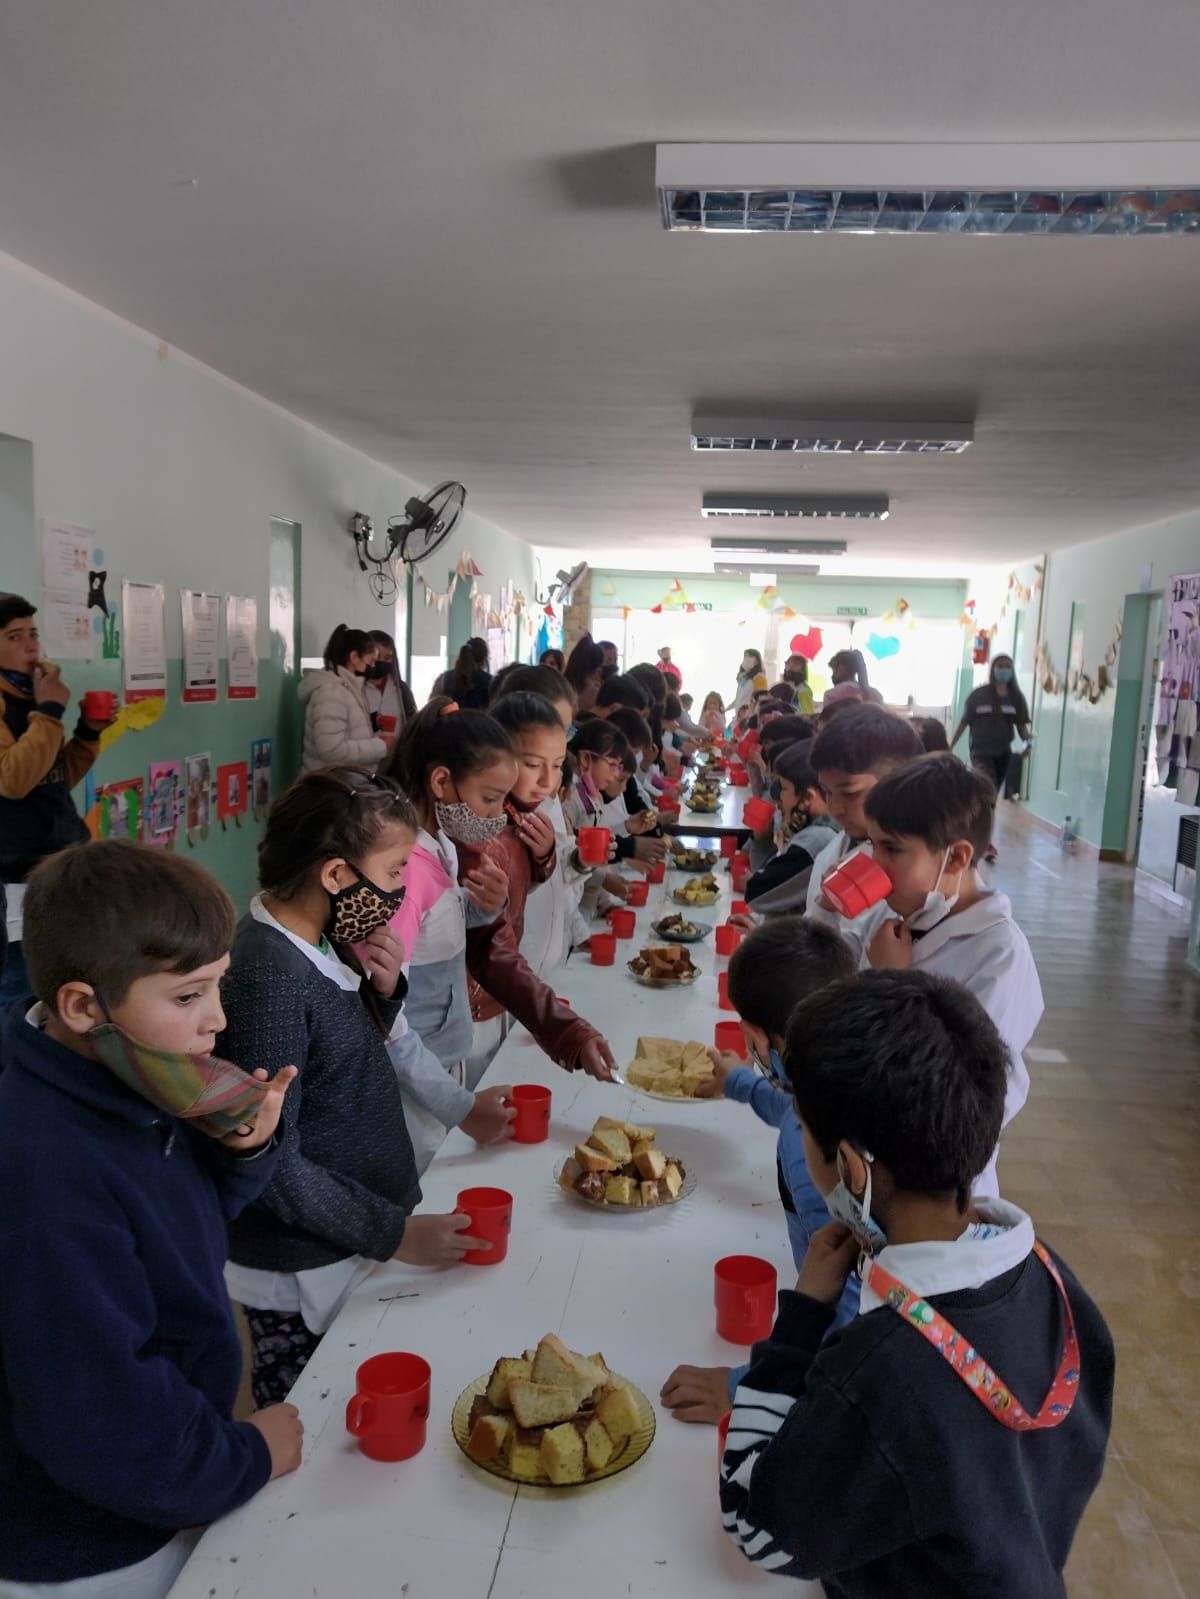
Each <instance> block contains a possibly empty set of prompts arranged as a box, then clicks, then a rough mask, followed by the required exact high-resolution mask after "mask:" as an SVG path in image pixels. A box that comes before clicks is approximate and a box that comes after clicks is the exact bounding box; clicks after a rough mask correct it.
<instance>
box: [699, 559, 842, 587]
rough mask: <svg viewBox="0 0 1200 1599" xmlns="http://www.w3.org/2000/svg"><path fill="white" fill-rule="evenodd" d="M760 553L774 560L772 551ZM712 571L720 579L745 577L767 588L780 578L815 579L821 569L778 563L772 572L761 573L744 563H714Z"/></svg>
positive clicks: (755, 567)
mask: <svg viewBox="0 0 1200 1599" xmlns="http://www.w3.org/2000/svg"><path fill="white" fill-rule="evenodd" d="M762 553H763V554H764V555H765V556H766V557H767V558H768V559H772V560H773V559H774V551H772V550H764V551H763V552H762ZM713 571H714V572H715V573H717V574H718V575H719V576H721V577H746V578H749V579H750V582H751V583H753V584H754V585H755V586H756V587H758V588H768V587H769V586H770V585H771V584H772V583H775V582H776V581H777V580H778V579H779V578H781V577H817V576H818V575H819V573H820V571H821V568H820V567H819V566H810V565H808V564H797V565H788V564H785V563H782V562H780V563H777V564H776V567H775V570H774V571H773V572H763V571H760V570H759V568H758V567H757V566H751V565H750V564H749V563H748V562H746V561H714V562H713Z"/></svg>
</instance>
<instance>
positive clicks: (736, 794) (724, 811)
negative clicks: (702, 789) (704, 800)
mask: <svg viewBox="0 0 1200 1599" xmlns="http://www.w3.org/2000/svg"><path fill="white" fill-rule="evenodd" d="M722 781H723V785H724V786H723V787H722V789H721V808H720V810H718V811H715V812H712V811H700V812H696V811H691V810H689V809H688V800H687V795H686V794H685V795H683V796H682V798H681V800H680V805H679V820H678V821H677V822H666V823H664V824H663V832H664V833H669V834H670V835H671V836H672V837H676V838H678V837H681V836H682V837H688V836H691V835H694V836H696V837H699V838H706V839H712V838H724V837H726V836H732V837H734V838H741V837H748V836H749V833H750V829H749V828H748V827H747V826H746V825H745V823H744V822H743V821H742V807H743V806H744V805H745V803H746V801H747V800H748V799H749V798H750V796H751V793H752V790H751V789H749V788H735V787H734V786H733V784H732V783H730V782H729V781H728V779H727V778H725V779H723V780H722ZM689 792H690V784H689Z"/></svg>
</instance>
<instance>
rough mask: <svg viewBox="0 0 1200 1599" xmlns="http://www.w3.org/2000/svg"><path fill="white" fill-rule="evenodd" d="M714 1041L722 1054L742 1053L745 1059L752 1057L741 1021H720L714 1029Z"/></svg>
mask: <svg viewBox="0 0 1200 1599" xmlns="http://www.w3.org/2000/svg"><path fill="white" fill-rule="evenodd" d="M713 1043H714V1044H715V1045H716V1046H717V1048H718V1049H719V1050H720V1051H721V1053H722V1055H740V1056H741V1058H742V1059H743V1060H749V1059H750V1051H749V1050H748V1049H747V1048H746V1035H745V1034H744V1033H743V1032H742V1024H741V1022H718V1023H717V1025H716V1028H715V1029H714V1031H713Z"/></svg>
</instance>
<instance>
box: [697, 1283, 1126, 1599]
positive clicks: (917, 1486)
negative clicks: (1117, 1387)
mask: <svg viewBox="0 0 1200 1599" xmlns="http://www.w3.org/2000/svg"><path fill="white" fill-rule="evenodd" d="M1058 1264H1059V1270H1060V1271H1061V1273H1062V1278H1063V1284H1064V1286H1065V1287H1066V1290H1067V1293H1068V1295H1069V1296H1070V1300H1071V1307H1072V1309H1073V1311H1074V1313H1075V1325H1076V1329H1077V1331H1078V1333H1079V1350H1080V1367H1081V1371H1080V1378H1079V1390H1078V1393H1077V1394H1076V1396H1075V1404H1074V1406H1073V1408H1072V1410H1071V1414H1070V1415H1069V1416H1068V1417H1067V1419H1066V1420H1065V1421H1064V1422H1063V1423H1062V1424H1061V1425H1060V1426H1058V1427H1051V1428H1048V1429H1046V1430H1044V1431H1039V1432H1012V1431H1010V1430H1009V1429H1008V1428H1007V1427H1005V1426H1003V1425H1002V1424H1001V1423H1000V1422H998V1421H997V1420H996V1419H995V1417H994V1416H990V1415H989V1414H988V1413H987V1411H986V1410H985V1409H984V1408H983V1406H982V1405H981V1404H980V1403H979V1401H978V1400H977V1399H976V1398H975V1396H974V1395H973V1394H972V1393H971V1392H970V1390H969V1389H968V1388H967V1386H966V1384H965V1383H964V1382H963V1381H962V1380H961V1379H960V1378H959V1377H958V1376H956V1375H955V1373H954V1372H953V1371H951V1369H950V1367H949V1366H948V1365H947V1364H946V1363H945V1361H944V1360H943V1359H942V1357H941V1356H940V1355H939V1354H938V1353H937V1351H936V1350H934V1349H933V1348H931V1347H930V1345H929V1344H928V1343H926V1341H925V1340H924V1339H923V1338H922V1337H921V1335H920V1334H919V1333H918V1332H916V1331H915V1330H914V1329H913V1328H912V1327H910V1326H908V1325H907V1323H906V1322H905V1321H904V1320H903V1318H902V1317H900V1316H897V1315H896V1313H895V1312H894V1311H893V1310H890V1309H889V1308H887V1307H886V1306H879V1307H878V1308H876V1309H875V1310H872V1311H871V1312H870V1313H869V1314H868V1315H864V1316H859V1317H857V1318H856V1319H855V1320H854V1321H852V1322H851V1323H850V1324H849V1326H847V1327H844V1328H843V1329H842V1330H841V1332H837V1333H834V1334H833V1335H832V1336H831V1337H830V1338H829V1339H828V1341H827V1342H825V1343H824V1344H822V1342H821V1340H822V1338H823V1337H824V1336H825V1334H826V1332H827V1331H828V1329H829V1325H830V1323H831V1321H832V1320H833V1316H834V1307H833V1306H832V1305H823V1304H818V1303H817V1301H816V1300H814V1299H809V1298H808V1297H807V1296H805V1295H803V1294H795V1293H781V1294H780V1296H779V1315H778V1318H777V1319H776V1322H775V1328H774V1331H773V1332H772V1334H771V1336H770V1338H769V1339H768V1340H767V1341H766V1342H765V1343H761V1344H756V1345H755V1346H754V1352H753V1356H752V1359H751V1364H750V1370H749V1372H748V1373H747V1374H746V1376H745V1377H744V1378H743V1379H742V1383H741V1386H740V1387H739V1388H738V1391H737V1396H736V1399H735V1401H734V1409H733V1417H732V1420H731V1422H730V1428H729V1438H728V1441H727V1444H726V1448H725V1456H724V1460H723V1462H722V1467H721V1507H722V1510H723V1511H724V1523H725V1530H726V1531H727V1532H728V1533H729V1535H730V1537H731V1538H732V1539H733V1540H734V1542H735V1543H736V1544H737V1545H738V1546H739V1547H740V1548H741V1550H742V1553H743V1554H745V1555H746V1557H747V1558H748V1559H749V1560H751V1561H753V1562H754V1563H755V1564H757V1565H759V1566H760V1567H761V1568H762V1569H764V1570H766V1571H770V1572H773V1573H775V1574H777V1575H781V1576H790V1577H809V1578H813V1577H816V1578H819V1579H820V1580H821V1582H822V1583H823V1584H824V1587H825V1592H826V1594H827V1595H828V1596H829V1599H981V1596H983V1595H985V1594H986V1595H987V1596H988V1599H1063V1596H1064V1595H1065V1593H1066V1589H1065V1588H1064V1586H1063V1577H1062V1572H1063V1567H1064V1565H1065V1564H1066V1560H1067V1554H1068V1552H1069V1550H1070V1548H1071V1540H1072V1538H1073V1537H1074V1535H1075V1529H1076V1527H1078V1525H1079V1519H1080V1517H1081V1516H1082V1514H1083V1510H1084V1506H1085V1505H1086V1504H1087V1502H1088V1499H1089V1498H1090V1497H1091V1495H1092V1492H1093V1490H1094V1489H1095V1487H1096V1484H1097V1483H1098V1482H1099V1481H1100V1473H1101V1471H1102V1470H1103V1468H1104V1453H1105V1447H1106V1445H1107V1442H1108V1433H1109V1427H1110V1424H1111V1419H1112V1396H1113V1346H1112V1339H1111V1337H1110V1336H1109V1332H1108V1328H1107V1327H1106V1326H1105V1324H1104V1321H1103V1319H1102V1317H1101V1315H1100V1312H1099V1311H1098V1310H1097V1309H1096V1306H1095V1305H1094V1304H1093V1303H1092V1301H1091V1300H1090V1299H1089V1298H1088V1296H1087V1295H1086V1294H1085V1293H1084V1291H1083V1289H1082V1288H1081V1287H1080V1286H1079V1284H1078V1283H1077V1282H1076V1281H1075V1278H1074V1277H1073V1276H1072V1275H1071V1273H1070V1272H1069V1271H1068V1270H1067V1268H1066V1267H1065V1266H1064V1265H1063V1264H1062V1262H1061V1261H1059V1263H1058ZM930 1303H931V1304H933V1305H934V1306H936V1307H937V1309H938V1310H940V1311H941V1312H942V1314H943V1315H944V1316H945V1317H946V1319H947V1320H948V1321H950V1322H951V1323H952V1324H953V1325H954V1326H955V1327H956V1328H957V1329H958V1330H959V1332H961V1333H962V1334H963V1335H964V1336H965V1337H966V1338H968V1339H969V1340H970V1341H971V1343H972V1344H973V1345H974V1346H975V1348H976V1349H978V1350H979V1351H980V1353H981V1354H982V1355H983V1356H984V1358H985V1359H986V1360H987V1361H988V1363H989V1365H990V1366H991V1367H992V1369H993V1370H994V1371H996V1372H998V1373H999V1375H1000V1377H1001V1378H1002V1380H1004V1381H1005V1382H1007V1383H1008V1384H1009V1386H1010V1387H1011V1388H1012V1390H1013V1392H1014V1393H1015V1394H1016V1396H1017V1398H1018V1399H1019V1400H1021V1402H1022V1403H1023V1404H1024V1405H1025V1406H1027V1407H1028V1408H1030V1409H1032V1410H1036V1409H1037V1407H1038V1406H1039V1405H1040V1404H1041V1402H1042V1400H1043V1399H1044V1397H1045V1395H1046V1391H1047V1389H1048V1388H1049V1386H1050V1382H1051V1380H1052V1378H1053V1376H1054V1373H1055V1370H1056V1368H1057V1365H1058V1361H1059V1357H1060V1355H1061V1352H1062V1307H1061V1304H1060V1302H1059V1298H1058V1292H1057V1290H1056V1288H1055V1286H1054V1284H1053V1282H1052V1281H1051V1278H1050V1274H1049V1273H1048V1272H1047V1271H1046V1269H1045V1267H1044V1266H1043V1265H1042V1264H1041V1263H1040V1262H1039V1261H1038V1260H1036V1259H1035V1258H1034V1257H1033V1256H1032V1255H1031V1256H1029V1258H1028V1259H1027V1260H1026V1261H1025V1262H1024V1263H1023V1264H1022V1265H1020V1266H1017V1267H1016V1268H1014V1269H1013V1270H1012V1271H1009V1272H1005V1273H1004V1274H1003V1275H1002V1276H999V1277H996V1278H994V1279H993V1280H992V1281H991V1282H989V1283H986V1284H985V1285H984V1286H983V1287H982V1288H978V1289H970V1290H967V1289H964V1290H962V1291H960V1292H956V1293H947V1294H940V1295H937V1296H935V1297H933V1298H931V1300H930Z"/></svg>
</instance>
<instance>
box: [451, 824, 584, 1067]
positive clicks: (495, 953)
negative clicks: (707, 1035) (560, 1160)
mask: <svg viewBox="0 0 1200 1599" xmlns="http://www.w3.org/2000/svg"><path fill="white" fill-rule="evenodd" d="M515 814H516V812H515V809H512V808H510V810H509V822H508V826H507V827H506V828H505V829H504V831H503V833H501V835H500V837H499V838H498V839H495V840H494V841H493V842H492V843H490V844H484V845H482V846H480V845H476V844H456V846H455V847H456V849H457V850H458V875H459V881H460V882H461V881H462V880H463V878H465V877H466V875H467V873H468V872H471V871H473V870H474V869H475V867H476V866H478V864H479V862H480V860H481V859H482V858H483V857H484V856H485V855H486V856H487V857H488V859H489V860H492V861H494V862H495V863H496V865H498V866H499V867H500V869H501V871H502V872H503V873H504V874H505V876H506V877H507V878H508V904H507V905H506V906H505V907H504V909H503V910H502V911H501V912H500V914H499V916H497V917H496V919H495V921H494V922H489V923H488V924H487V926H486V927H469V928H468V929H467V973H468V976H469V979H470V986H469V992H470V998H471V1016H472V1018H473V1019H474V1020H475V1021H477V1022H484V1021H488V1020H490V1019H491V1018H492V1017H493V1016H499V1015H501V1014H502V1012H504V1011H506V1010H507V1011H511V1013H512V1014H513V1015H514V1016H515V1017H516V1018H517V1020H518V1021H519V1022H520V1023H521V1024H522V1025H523V1026H524V1027H527V1028H528V1029H529V1031H530V1032H531V1033H532V1034H533V1036H534V1038H536V1039H537V1041H538V1043H539V1044H540V1046H541V1047H542V1049H544V1050H545V1052H546V1054H547V1055H549V1056H550V1058H551V1059H552V1060H554V1061H556V1062H557V1063H558V1065H560V1066H565V1067H566V1069H567V1070H568V1071H574V1069H575V1065H576V1063H577V1061H578V1059H579V1055H580V1052H581V1051H582V1049H583V1047H584V1045H585V1044H587V1043H588V1042H589V1041H590V1040H591V1039H593V1038H599V1037H600V1036H601V1035H600V1033H599V1032H598V1031H597V1030H596V1028H594V1027H593V1026H592V1025H591V1023H590V1022H585V1021H584V1019H583V1017H582V1016H576V1014H575V1012H574V1011H573V1010H572V1009H571V1007H570V1006H569V1005H565V1004H564V1003H563V1002H562V1000H560V999H557V998H556V997H555V995H554V993H553V992H552V990H550V989H549V988H547V987H546V985H545V983H543V982H542V981H541V979H540V978H539V977H538V976H537V974H536V973H535V972H534V971H533V969H532V968H531V967H530V965H529V963H528V962H527V961H526V959H525V957H524V956H523V955H522V954H521V938H522V936H523V934H524V932H525V901H526V899H527V897H528V895H529V893H530V890H531V888H536V886H537V885H538V884H539V883H544V882H545V881H546V879H547V878H548V877H549V876H550V875H551V874H552V873H553V871H554V867H555V856H554V853H553V852H551V854H550V856H549V857H548V859H547V860H545V861H541V862H537V861H535V860H534V859H533V856H532V855H531V854H530V853H529V851H528V849H527V848H526V847H525V845H524V844H523V843H522V842H521V839H520V836H519V834H518V833H517V829H516V827H515V826H514V824H513V816H514V815H515Z"/></svg>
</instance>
